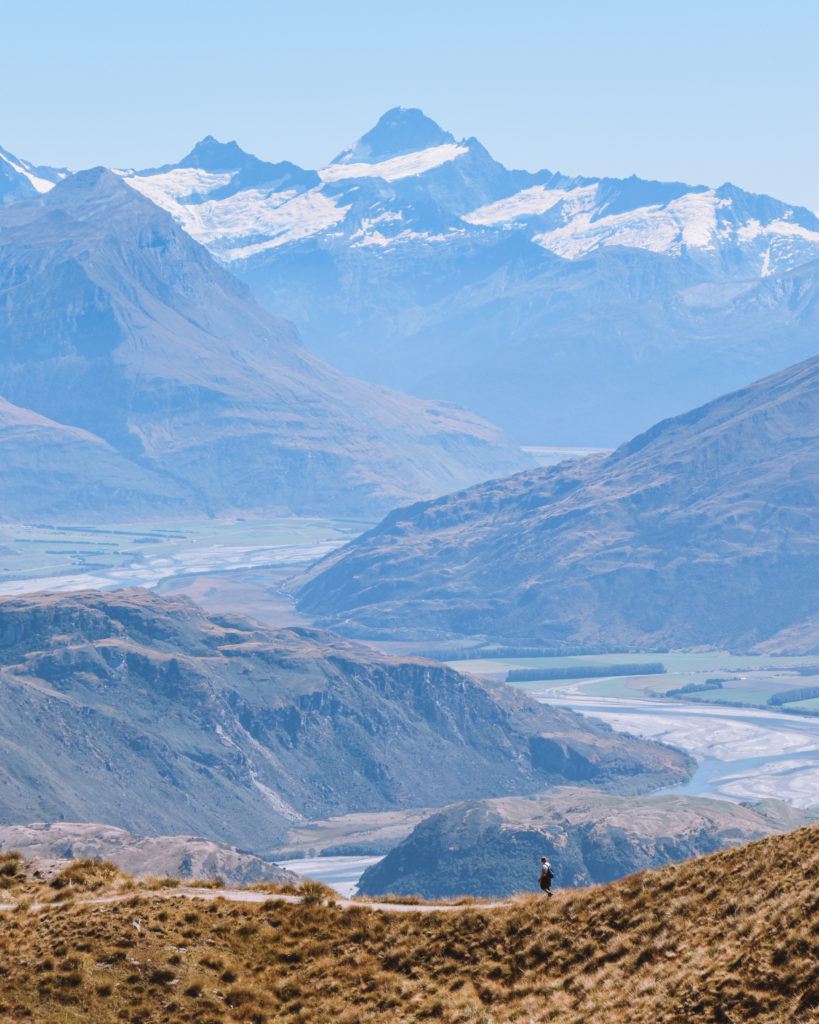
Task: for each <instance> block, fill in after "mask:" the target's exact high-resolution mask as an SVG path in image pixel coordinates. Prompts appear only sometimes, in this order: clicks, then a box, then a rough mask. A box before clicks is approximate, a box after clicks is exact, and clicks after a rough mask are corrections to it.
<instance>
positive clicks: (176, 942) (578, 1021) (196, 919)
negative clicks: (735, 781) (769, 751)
mask: <svg viewBox="0 0 819 1024" xmlns="http://www.w3.org/2000/svg"><path fill="white" fill-rule="evenodd" d="M86 864H88V862H86ZM92 869H93V865H91V866H90V867H88V868H87V869H86V870H87V872H88V878H89V880H90V881H91V884H99V874H100V873H99V871H97V873H96V874H94V872H93V870H92ZM2 870H3V868H2V866H0V871H2ZM3 877H4V878H6V881H7V886H8V887H10V888H9V894H10V895H13V894H14V890H15V876H14V875H13V873H12V875H10V876H9V875H5V876H3ZM83 877H84V876H83V871H82V870H81V869H78V868H75V871H74V886H73V888H68V890H67V889H66V887H63V888H62V889H59V890H57V891H56V895H57V896H59V895H60V894H64V893H65V892H66V891H69V892H70V893H73V894H77V895H79V894H81V893H82V891H83V886H84V885H85V883H84V881H83ZM817 882H819V827H817V826H809V827H806V828H803V829H799V830H797V831H795V832H792V833H788V834H787V835H784V836H773V837H769V838H767V839H763V840H760V841H758V842H755V843H752V844H749V845H747V846H744V847H738V848H734V849H731V850H728V851H723V852H720V853H717V854H712V855H710V856H708V857H704V858H701V859H698V860H693V861H689V862H687V863H686V864H683V865H680V866H677V867H670V868H663V869H660V870H657V871H650V872H644V873H642V874H639V875H633V876H630V877H629V878H626V879H623V880H621V881H619V882H615V883H612V884H610V885H607V886H601V887H598V888H592V889H587V890H583V891H574V892H571V893H563V894H557V895H556V896H554V897H553V898H552V899H551V900H548V899H547V898H546V897H535V896H531V897H522V898H520V899H519V900H517V901H515V902H513V903H511V904H509V905H507V906H504V907H502V908H499V909H491V908H488V907H487V908H481V907H480V906H472V907H467V908H465V909H463V910H458V911H448V912H444V911H439V912H432V913H415V912H407V913H402V914H386V913H383V912H378V911H375V910H370V909H360V908H358V909H352V910H344V909H341V908H339V907H335V906H324V905H322V904H321V903H320V902H318V901H315V900H312V901H311V900H310V895H311V892H310V890H309V888H308V889H307V890H306V893H305V895H306V897H307V899H306V901H305V902H304V903H303V904H301V905H296V906H291V905H285V904H282V903H280V902H276V901H275V900H272V899H271V900H269V901H267V902H265V903H263V904H258V905H256V906H248V905H236V904H231V903H228V902H226V901H224V900H217V901H215V902H210V903H198V904H197V903H193V902H191V901H189V900H186V899H184V898H181V897H172V898H171V899H165V900H160V899H158V898H157V897H155V896H148V895H145V894H143V895H140V894H139V892H138V891H137V892H135V893H134V895H133V896H131V897H127V896H126V899H125V900H122V901H120V902H118V903H115V904H108V905H99V906H81V905H80V903H79V901H77V902H74V903H73V904H72V903H71V902H70V901H69V902H66V901H60V902H57V903H56V904H54V905H53V906H49V907H48V908H46V909H43V910H41V911H38V910H36V909H32V908H31V907H29V908H28V909H26V908H25V907H21V908H19V909H17V910H15V911H13V912H6V913H4V914H3V915H2V917H0V936H2V938H0V944H1V945H2V965H3V967H2V970H0V1014H2V1019H3V1020H4V1021H5V1020H18V1019H19V1020H22V1019H29V1020H34V1021H42V1022H44V1024H73V1022H75V1021H76V1022H79V1021H88V1020H93V1021H95V1022H108V1021H119V1020H123V1021H141V1022H157V1024H158V1022H162V1024H174V1022H182V1021H185V1022H187V1021H191V1022H201V1024H204V1022H206V1021H208V1022H210V1021H224V1022H233V1021H237V1022H238V1021H242V1022H244V1021H250V1022H256V1024H261V1022H271V1024H272V1022H273V1021H277V1022H281V1024H284V1022H288V1024H289V1022H297V1021H298V1022H306V1021H309V1022H319V1021H329V1020H332V1021H334V1022H335V1024H353V1022H362V1024H365V1022H374V1021H379V1022H391V1024H392V1022H401V1021H419V1020H437V1021H443V1022H449V1024H467V1022H472V1024H475V1022H478V1021H482V1022H484V1024H490V1022H492V1024H507V1022H509V1024H511V1022H521V1024H523V1022H538V1024H539V1022H541V1021H554V1022H559V1024H570V1022H571V1024H593V1022H600V1024H602V1022H605V1024H626V1022H628V1024H660V1022H669V1024H671V1022H673V1024H679V1022H683V1021H692V1022H693V1021H696V1022H697V1024H700V1022H712V1021H713V1022H725V1024H729V1022H735V1024H739V1022H743V1024H745V1022H748V1021H760V1022H770V1024H784V1022H793V1024H797V1022H798V1024H809V1022H812V1021H817V1020H819V891H817ZM112 884H113V883H112ZM118 884H122V883H118ZM126 884H127V883H126ZM131 884H132V883H131ZM42 888H43V891H47V892H50V893H51V894H52V895H54V894H55V890H53V889H50V888H49V887H48V886H47V885H44V886H43V887H42ZM98 891H102V890H98ZM135 923H136V924H138V925H139V930H137V928H136V927H135Z"/></svg>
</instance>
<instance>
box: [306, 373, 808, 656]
mask: <svg viewBox="0 0 819 1024" xmlns="http://www.w3.org/2000/svg"><path fill="white" fill-rule="evenodd" d="M300 607H301V608H302V610H303V611H305V612H307V613H308V614H311V615H313V616H319V617H320V621H323V622H325V623H327V624H335V625H337V626H338V627H339V628H340V629H341V630H342V631H343V632H346V633H350V634H353V635H359V636H361V635H364V636H366V635H381V636H400V637H406V638H416V639H417V638H419V637H425V638H432V637H451V636H459V637H474V636H478V637H491V638H492V639H494V640H506V641H509V642H512V643H516V644H521V643H524V644H529V645H535V646H538V647H546V648H548V647H552V648H553V649H555V650H557V651H560V650H565V651H572V650H584V649H586V650H588V649H591V650H605V649H609V650H611V649H614V650H628V649H631V650H634V649H643V650H646V649H647V650H666V649H668V648H669V647H671V648H679V647H692V646H696V645H699V644H707V645H713V646H717V647H722V648H725V649H731V650H741V651H748V650H751V649H754V648H755V647H756V648H757V649H759V650H765V651H767V652H771V653H777V652H778V653H789V652H790V653H794V654H800V653H817V652H819V614H818V613H817V609H819V357H814V358H813V359H809V360H806V361H804V362H802V363H799V364H798V365H796V366H793V367H791V368H789V369H787V370H784V371H782V372H780V373H777V374H774V375H773V376H771V377H767V378H765V379H764V380H761V381H758V382H756V383H755V384H752V385H750V386H749V387H747V388H744V389H743V390H741V391H737V392H734V393H732V394H728V395H725V396H724V397H722V398H718V399H716V400H715V401H712V402H709V403H708V404H707V405H704V406H701V407H700V408H698V409H695V410H693V411H692V412H689V413H687V414H685V415H683V416H678V417H676V418H674V419H669V420H665V421H663V422H661V423H659V424H657V425H656V426H655V427H653V428H652V429H651V430H649V431H647V432H646V433H644V434H641V435H639V436H638V437H636V438H634V439H633V440H632V441H630V442H628V443H627V444H624V445H623V446H622V447H620V448H618V449H617V450H616V451H615V452H613V453H612V454H611V455H593V456H590V457H587V458H584V459H579V460H576V461H574V462H564V463H562V464H560V465H558V466H554V467H550V468H546V469H537V470H531V471H528V472H525V473H521V474H518V475H515V476H512V477H508V478H507V479H504V480H496V481H490V482H489V483H486V484H481V485H478V486H476V487H474V488H471V489H470V490H466V491H462V492H460V493H458V494H452V495H449V496H447V497H445V498H441V499H438V500H436V501H431V502H426V503H419V504H416V505H412V506H410V507H408V508H404V509H397V510H396V511H394V512H392V513H391V514H390V515H389V516H387V518H386V519H384V520H383V522H382V523H380V524H379V525H378V526H376V527H375V528H374V529H373V530H371V531H369V532H368V533H365V534H363V535H362V536H361V537H360V538H358V539H357V540H354V541H352V542H351V543H350V544H348V545H346V546H345V547H343V548H340V549H338V550H337V551H335V552H334V553H332V554H331V555H329V556H328V557H326V558H325V559H323V560H322V561H321V562H319V563H317V565H316V566H314V567H313V568H311V569H310V570H308V573H307V574H306V576H305V578H304V581H303V586H302V589H301V591H300Z"/></svg>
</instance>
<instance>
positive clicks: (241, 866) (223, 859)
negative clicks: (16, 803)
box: [0, 821, 300, 885]
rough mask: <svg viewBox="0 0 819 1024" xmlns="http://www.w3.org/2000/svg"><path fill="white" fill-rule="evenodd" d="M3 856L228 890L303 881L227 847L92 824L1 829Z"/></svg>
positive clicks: (191, 838) (195, 838) (193, 838)
mask: <svg viewBox="0 0 819 1024" xmlns="http://www.w3.org/2000/svg"><path fill="white" fill-rule="evenodd" d="M0 850H16V851H17V852H18V853H21V854H22V855H23V856H24V857H25V858H26V859H29V858H32V857H37V858H48V859H52V858H56V859H61V860H64V859H67V860H73V859H76V860H85V859H89V858H90V859H91V860H107V861H111V863H113V864H116V866H117V867H118V868H119V869H120V870H121V871H127V872H128V873H129V874H132V875H158V876H160V877H171V878H182V879H194V878H197V879H202V878H221V879H222V881H223V882H224V883H225V884H226V885H251V884H252V883H253V882H275V883H277V884H278V885H284V884H287V883H291V884H292V883H294V882H298V881H300V876H298V875H295V874H293V872H292V871H285V869H284V868H280V867H279V866H278V864H274V863H272V862H271V861H267V860H262V858H261V857H256V856H254V855H253V854H252V853H246V852H242V851H241V850H237V849H236V848H235V847H233V846H226V845H225V844H224V843H214V842H212V841H211V840H208V839H202V838H200V837H198V836H139V835H134V834H133V833H131V832H126V831H125V829H121V828H114V827H113V826H112V825H100V824H97V823H94V822H90V823H78V822H67V821H58V822H35V823H34V824H31V825H5V826H0Z"/></svg>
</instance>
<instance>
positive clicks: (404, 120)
mask: <svg viewBox="0 0 819 1024" xmlns="http://www.w3.org/2000/svg"><path fill="white" fill-rule="evenodd" d="M454 141H455V137H454V136H453V135H452V134H451V133H450V132H445V131H444V130H443V128H441V126H440V125H438V124H436V123H435V121H433V120H432V119H431V118H429V117H427V116H426V114H425V113H424V112H423V111H422V110H419V109H418V107H393V108H392V110H388V111H387V112H386V114H384V115H383V116H382V117H381V118H380V119H379V121H378V123H377V124H376V126H375V127H374V128H371V129H370V130H369V131H368V132H367V134H366V135H362V136H361V138H360V139H359V140H358V142H356V143H355V144H354V145H352V146H350V147H349V149H345V150H344V152H342V153H339V155H338V156H337V157H336V158H335V160H333V163H334V164H352V163H377V162H379V161H380V160H389V159H390V158H391V157H394V156H403V154H404V153H415V152H417V151H418V150H421V149H429V148H430V146H442V145H444V144H445V143H447V142H454Z"/></svg>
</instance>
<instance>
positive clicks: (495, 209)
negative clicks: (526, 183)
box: [463, 185, 597, 226]
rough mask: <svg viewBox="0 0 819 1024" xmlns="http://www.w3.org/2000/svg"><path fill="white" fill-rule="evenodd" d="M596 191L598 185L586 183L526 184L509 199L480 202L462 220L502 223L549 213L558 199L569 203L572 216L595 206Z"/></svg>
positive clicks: (567, 211)
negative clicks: (575, 185) (577, 185)
mask: <svg viewBox="0 0 819 1024" xmlns="http://www.w3.org/2000/svg"><path fill="white" fill-rule="evenodd" d="M596 193H597V186H596V185H585V186H583V187H581V188H574V189H561V188H548V187H547V186H546V185H535V186H534V187H533V188H525V189H523V191H522V192H517V193H516V194H515V195H513V196H508V197H507V198H506V199H499V200H498V201H497V202H496V203H488V204H487V205H486V206H480V207H478V209H477V210H473V211H472V213H467V214H466V215H465V216H464V217H463V220H465V221H466V222H467V223H468V224H481V225H484V226H488V225H490V224H500V223H504V222H508V221H511V220H518V219H519V218H521V217H537V216H539V215H540V214H543V213H547V212H548V211H549V210H551V209H552V208H553V207H555V206H557V205H558V203H569V204H570V207H569V208H568V209H567V210H566V213H567V215H568V216H572V215H574V214H576V213H579V212H580V211H581V210H584V209H589V210H590V209H592V208H593V205H594V197H595V195H596Z"/></svg>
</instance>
